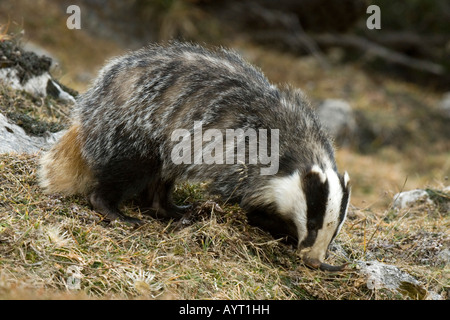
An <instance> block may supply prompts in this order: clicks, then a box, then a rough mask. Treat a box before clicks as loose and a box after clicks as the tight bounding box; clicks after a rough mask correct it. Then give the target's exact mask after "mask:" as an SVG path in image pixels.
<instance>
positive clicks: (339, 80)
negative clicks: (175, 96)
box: [0, 0, 450, 299]
mask: <svg viewBox="0 0 450 320" xmlns="http://www.w3.org/2000/svg"><path fill="white" fill-rule="evenodd" d="M0 9H1V10H0V19H2V20H0V24H2V23H3V25H4V26H6V23H7V21H8V16H6V14H5V13H8V14H10V15H11V25H10V29H9V30H11V29H17V28H19V29H21V28H24V29H25V30H26V33H25V35H26V36H28V37H29V38H30V39H32V40H33V41H34V42H37V43H38V44H40V45H42V46H43V47H44V48H46V49H48V50H50V51H51V52H52V53H54V54H55V55H56V56H57V57H58V59H60V62H61V67H62V69H61V70H62V71H61V73H59V74H57V76H58V77H59V78H60V80H61V82H63V83H64V84H66V85H68V86H70V87H73V88H75V89H78V90H80V91H83V90H84V89H85V88H86V85H87V82H86V81H85V80H81V78H82V77H80V75H82V74H84V73H85V72H92V70H97V69H98V68H99V66H100V65H101V64H102V63H103V62H104V60H105V59H106V58H107V57H111V56H113V55H115V54H117V53H119V52H121V51H122V49H121V48H120V47H119V46H117V45H116V44H114V43H111V42H108V41H105V40H101V39H97V38H94V37H92V36H91V35H88V34H86V33H85V32H84V31H83V30H81V31H77V32H71V31H69V30H67V28H65V18H66V16H64V14H61V10H60V8H59V7H57V5H56V4H54V3H53V2H51V1H47V0H40V1H34V2H33V6H29V5H28V1H27V0H16V1H14V2H4V3H1V4H0ZM24 18H25V19H24ZM4 35H6V33H5V28H3V29H1V30H0V38H1V37H2V36H4ZM74 44H76V45H74ZM231 46H234V47H236V48H240V50H242V53H243V54H244V55H245V57H246V58H247V59H249V60H250V61H251V62H253V63H255V64H256V65H258V66H260V67H261V68H262V69H263V71H264V72H265V73H266V74H267V75H268V77H269V78H270V79H271V80H272V81H273V82H281V83H283V82H287V83H291V84H292V85H294V86H298V87H300V88H302V89H303V90H305V92H306V93H307V95H308V96H310V97H311V98H312V100H313V102H314V101H317V100H320V99H325V98H342V99H345V100H347V101H348V102H349V103H350V104H351V105H352V107H353V108H354V109H355V110H357V111H363V112H365V114H366V115H367V116H368V118H369V120H370V121H371V123H373V124H376V125H379V127H376V129H378V130H379V131H378V133H381V136H382V137H384V138H385V139H387V138H392V137H394V138H396V136H395V133H396V132H397V131H396V128H397V127H401V128H402V130H403V131H402V132H405V133H407V134H408V135H405V136H400V135H399V136H397V138H398V139H397V140H398V141H401V142H404V143H405V147H404V148H399V145H398V143H397V141H396V140H395V139H391V141H389V143H390V144H389V145H387V146H377V148H376V149H374V151H373V152H372V153H369V154H361V153H359V152H356V151H355V150H354V149H351V148H339V149H338V151H337V162H338V166H339V168H340V169H345V170H347V171H349V173H350V176H351V179H352V185H353V190H352V202H351V203H352V206H351V207H350V212H349V217H348V220H347V222H346V223H345V225H344V227H343V229H342V231H341V233H340V235H339V236H338V238H337V239H336V241H335V245H334V247H333V250H332V251H331V252H330V256H329V258H328V260H327V262H328V263H332V264H341V263H343V262H350V263H352V262H353V261H356V260H372V259H376V260H379V261H383V262H385V263H387V264H394V265H396V266H397V267H399V268H400V269H402V270H404V271H406V272H408V273H410V274H411V275H413V276H414V277H415V278H416V279H418V280H419V281H420V282H421V283H422V284H423V286H424V287H425V288H426V289H427V290H430V291H434V292H436V293H438V294H441V295H442V297H443V298H445V299H449V296H450V295H449V293H450V292H449V290H450V280H449V265H448V263H447V264H446V263H445V260H442V259H441V258H440V255H439V254H440V253H442V252H443V251H444V250H445V249H447V250H449V248H450V243H449V242H450V239H449V237H450V235H449V231H448V230H449V227H450V225H449V223H450V217H449V212H448V207H445V206H430V205H428V204H418V205H416V206H414V207H411V208H408V209H403V210H400V211H396V210H393V209H392V208H391V205H392V201H393V196H394V194H395V193H397V192H399V191H401V190H410V189H414V188H426V187H428V188H431V189H442V188H443V187H444V186H446V185H448V176H450V160H449V159H450V152H449V150H450V148H449V144H448V143H449V141H448V139H447V140H445V136H442V137H440V138H439V137H438V136H435V135H433V134H434V132H435V130H433V125H434V122H433V121H430V123H429V125H427V123H426V121H428V120H430V119H431V120H433V119H432V118H429V117H428V115H427V114H426V112H428V111H432V112H433V110H434V109H435V108H436V105H437V101H438V99H439V97H440V94H439V93H438V92H434V91H433V90H424V88H422V87H419V86H415V85H411V84H405V83H403V82H399V81H395V80H392V79H387V78H385V77H383V76H382V75H375V74H367V73H365V72H364V71H362V69H361V67H360V65H359V63H358V62H356V63H346V64H342V63H338V64H337V65H335V66H334V67H332V68H331V69H328V70H323V69H322V68H321V67H320V66H319V65H318V63H317V62H316V61H315V60H314V59H313V58H308V57H304V58H298V57H295V56H292V55H290V54H282V53H280V52H276V51H271V50H268V49H267V48H264V49H262V48H260V47H255V46H252V45H251V44H247V43H239V42H238V41H237V42H236V43H233V44H231ZM333 54H335V53H332V55H331V56H330V59H332V56H333ZM338 55H339V54H337V56H338ZM0 109H1V111H2V112H14V113H25V114H27V115H29V116H30V117H31V118H33V119H34V120H33V123H35V122H34V121H37V122H38V121H45V122H46V123H58V124H62V125H64V124H65V123H67V115H68V113H69V111H68V110H67V107H66V106H61V105H60V104H58V103H57V102H55V101H51V100H45V99H43V100H36V99H33V98H31V97H28V96H26V95H25V94H22V93H17V92H11V91H10V90H8V89H5V88H3V87H2V88H1V91H0ZM424 120H426V121H424ZM434 120H435V119H434ZM386 137H387V138H386ZM405 137H407V138H405ZM392 140H394V141H392ZM36 159H37V158H36V156H25V155H0V298H3V299H15V298H25V299H39V298H41V299H80V298H81V299H84V298H90V299H92V298H98V299H113V298H126V299H130V298H131V299H162V298H163V299H407V298H408V297H407V296H403V295H401V294H400V293H397V292H392V291H390V290H387V289H381V290H369V289H368V288H367V286H366V279H365V277H364V276H363V275H361V274H360V273H359V272H358V270H357V269H356V266H355V264H350V268H349V270H347V271H345V272H342V273H324V272H321V271H317V270H311V269H308V268H306V267H305V266H304V265H303V264H302V262H301V260H300V258H299V257H298V256H297V254H296V252H295V251H294V250H293V249H292V248H291V247H288V246H286V245H284V244H282V243H280V242H279V241H277V240H274V239H273V238H271V237H270V236H269V235H267V234H266V233H264V232H262V231H261V230H259V229H257V228H253V227H251V226H249V225H248V224H247V221H246V219H245V215H244V213H243V212H242V211H241V210H240V209H239V208H238V207H236V206H231V205H222V204H220V203H219V204H220V205H221V208H222V210H220V209H218V208H217V207H214V206H211V205H208V204H207V201H208V200H209V199H208V197H207V196H205V194H204V193H203V191H202V188H201V187H199V186H190V185H183V186H180V188H179V189H178V190H177V199H178V200H179V201H184V200H185V201H187V202H196V203H198V206H197V210H196V211H195V214H194V217H195V219H193V221H191V223H190V224H187V225H181V226H180V225H179V224H177V223H176V222H173V221H158V220H153V219H150V218H145V219H146V221H147V223H146V224H145V225H144V226H142V227H140V228H137V229H136V228H133V227H131V226H129V225H127V224H123V223H116V224H115V225H108V224H106V223H104V222H102V221H101V220H100V218H99V217H98V216H97V215H96V214H95V212H93V211H92V210H91V209H90V207H89V205H88V203H87V201H86V200H85V199H83V198H82V197H69V198H63V197H60V196H57V195H52V196H48V195H44V194H43V193H42V191H41V190H40V189H39V187H38V186H37V184H36ZM405 181H406V183H405ZM125 211H126V213H127V214H129V215H136V216H140V214H139V211H138V208H136V207H134V206H133V205H132V203H129V204H127V206H126V208H125ZM78 288H79V289H78Z"/></svg>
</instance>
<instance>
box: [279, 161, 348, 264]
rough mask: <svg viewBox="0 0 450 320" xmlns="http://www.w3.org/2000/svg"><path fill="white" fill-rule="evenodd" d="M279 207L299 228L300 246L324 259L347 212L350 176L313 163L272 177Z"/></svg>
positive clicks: (286, 217) (284, 215) (307, 254)
mask: <svg viewBox="0 0 450 320" xmlns="http://www.w3.org/2000/svg"><path fill="white" fill-rule="evenodd" d="M272 188H273V189H272V190H274V191H275V199H274V200H275V202H276V204H277V209H278V210H277V211H278V214H280V215H281V216H282V217H283V218H284V219H287V220H290V221H292V223H293V224H295V226H296V229H297V239H298V245H299V249H300V250H301V251H302V252H304V253H305V255H306V257H308V258H310V259H317V260H319V261H323V260H324V259H325V255H326V252H327V249H328V246H329V244H330V243H331V241H332V240H333V239H334V238H335V237H336V235H337V234H338V233H339V231H340V229H341V227H342V224H343V222H344V220H345V218H346V215H347V208H348V203H349V198H350V188H349V176H348V174H347V172H346V173H345V174H344V175H343V176H341V175H339V174H338V173H336V172H335V171H334V170H333V169H327V170H325V171H323V170H322V169H320V168H319V167H318V166H313V167H312V168H311V170H309V171H308V172H307V173H305V174H304V175H302V176H301V175H300V174H299V172H298V171H296V172H294V173H293V174H291V175H289V176H285V177H281V178H276V179H274V180H273V181H272Z"/></svg>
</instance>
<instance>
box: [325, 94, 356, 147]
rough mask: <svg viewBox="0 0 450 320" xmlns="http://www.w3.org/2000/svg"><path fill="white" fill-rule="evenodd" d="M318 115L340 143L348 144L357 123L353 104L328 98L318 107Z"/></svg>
mask: <svg viewBox="0 0 450 320" xmlns="http://www.w3.org/2000/svg"><path fill="white" fill-rule="evenodd" d="M317 115H318V116H319V119H320V122H321V123H322V124H323V125H324V126H325V128H326V129H327V130H328V132H329V133H330V134H331V136H333V137H334V139H335V141H336V142H337V143H339V144H344V145H345V144H348V143H349V142H350V141H351V140H352V139H353V137H354V135H355V133H356V130H357V125H356V121H355V116H354V114H353V110H352V108H351V106H350V105H349V104H348V103H347V102H346V101H344V100H339V99H327V100H324V101H323V102H322V103H320V104H319V106H318V107H317Z"/></svg>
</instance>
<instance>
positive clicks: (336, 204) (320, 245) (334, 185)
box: [305, 169, 343, 261]
mask: <svg viewBox="0 0 450 320" xmlns="http://www.w3.org/2000/svg"><path fill="white" fill-rule="evenodd" d="M325 175H326V177H327V183H328V187H329V193H328V199H327V205H326V210H325V216H324V219H323V224H322V227H321V228H320V229H319V230H318V232H317V238H316V240H315V242H314V244H313V245H312V246H311V247H309V248H305V250H307V253H306V255H307V256H308V258H311V259H318V260H319V261H323V260H324V259H325V254H326V252H327V249H328V245H329V244H330V242H331V240H332V239H333V235H334V234H335V232H336V229H337V228H338V227H339V226H338V222H339V214H340V208H341V201H342V197H343V190H342V186H341V183H340V181H339V177H338V175H337V173H336V172H335V171H334V170H332V169H327V170H326V171H325Z"/></svg>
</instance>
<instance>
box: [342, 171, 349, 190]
mask: <svg viewBox="0 0 450 320" xmlns="http://www.w3.org/2000/svg"><path fill="white" fill-rule="evenodd" d="M343 182H344V188H345V189H348V187H349V184H350V176H349V175H348V173H347V171H345V172H344V177H343Z"/></svg>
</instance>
